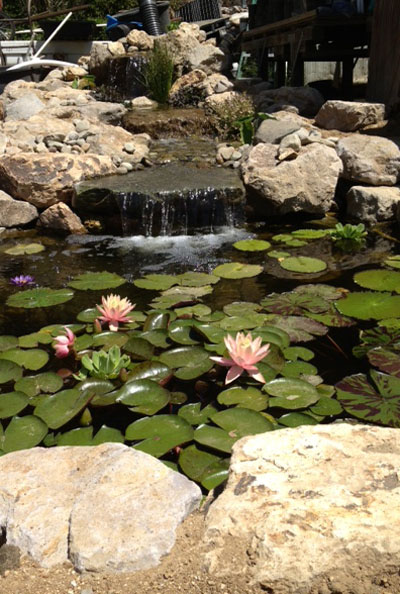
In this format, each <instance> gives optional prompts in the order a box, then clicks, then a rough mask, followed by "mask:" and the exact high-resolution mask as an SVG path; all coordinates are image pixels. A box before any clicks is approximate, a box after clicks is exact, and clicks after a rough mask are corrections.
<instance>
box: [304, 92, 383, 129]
mask: <svg viewBox="0 0 400 594" xmlns="http://www.w3.org/2000/svg"><path fill="white" fill-rule="evenodd" d="M384 119H385V105H384V104H383V103H366V102H361V101H336V100H335V101H327V102H326V103H324V104H323V106H322V107H321V109H320V110H319V112H318V113H317V115H316V116H315V123H316V124H317V126H320V127H321V128H327V129H328V130H341V131H342V132H353V131H354V130H359V129H360V128H365V127H366V126H369V125H371V124H377V123H378V122H382V121H383V120H384Z"/></svg>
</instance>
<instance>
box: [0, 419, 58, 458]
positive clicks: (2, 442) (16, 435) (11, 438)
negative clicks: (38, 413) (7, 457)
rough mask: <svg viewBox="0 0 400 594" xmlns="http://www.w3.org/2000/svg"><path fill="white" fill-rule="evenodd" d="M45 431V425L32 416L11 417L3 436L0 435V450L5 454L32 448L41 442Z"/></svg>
mask: <svg viewBox="0 0 400 594" xmlns="http://www.w3.org/2000/svg"><path fill="white" fill-rule="evenodd" d="M47 431H48V429H47V426H46V424H45V423H44V422H43V421H42V420H41V419H38V417H35V416H34V415H27V416H25V417H13V418H12V419H11V421H10V423H9V425H8V427H7V429H6V430H5V431H4V434H3V435H2V436H1V435H0V449H1V450H3V451H4V452H6V453H7V452H15V451H17V450H26V449H28V448H33V447H35V446H37V445H38V444H39V443H40V442H41V441H42V439H43V438H44V437H45V436H46V434H47Z"/></svg>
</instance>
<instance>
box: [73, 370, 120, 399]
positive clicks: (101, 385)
mask: <svg viewBox="0 0 400 594" xmlns="http://www.w3.org/2000/svg"><path fill="white" fill-rule="evenodd" d="M114 387H115V386H114V384H113V383H112V382H110V381H108V380H99V379H96V378H94V377H89V378H87V379H85V380H84V381H83V382H80V383H79V384H77V386H76V388H77V389H78V390H79V391H80V392H81V393H82V394H83V395H84V396H83V397H85V398H86V397H87V398H89V399H90V398H91V400H90V405H91V406H109V405H110V404H114V403H115V400H116V398H117V390H115V391H113V390H114Z"/></svg>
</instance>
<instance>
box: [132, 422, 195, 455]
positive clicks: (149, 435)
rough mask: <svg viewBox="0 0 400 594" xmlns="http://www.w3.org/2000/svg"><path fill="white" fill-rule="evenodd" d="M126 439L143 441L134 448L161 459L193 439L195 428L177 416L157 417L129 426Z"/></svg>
mask: <svg viewBox="0 0 400 594" xmlns="http://www.w3.org/2000/svg"><path fill="white" fill-rule="evenodd" d="M125 439H128V440H131V441H136V440H143V441H140V443H137V444H136V445H134V448H135V449H137V450H141V451H142V452H146V453H147V454H151V455H152V456H155V457H156V458H159V457H160V456H162V455H163V454H166V453H167V452H168V451H169V450H171V449H172V448H174V447H176V446H178V445H182V444H183V443H186V442H188V441H191V440H192V439H193V428H192V426H191V425H189V423H187V422H186V421H185V419H183V418H182V417H178V416H177V415H156V416H154V417H146V418H144V419H138V420H137V421H135V422H134V423H131V424H130V425H128V427H127V429H126V433H125Z"/></svg>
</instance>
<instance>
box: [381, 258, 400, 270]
mask: <svg viewBox="0 0 400 594" xmlns="http://www.w3.org/2000/svg"><path fill="white" fill-rule="evenodd" d="M384 264H386V266H391V267H392V268H400V255H398V256H390V258H388V259H387V260H385V261H384Z"/></svg>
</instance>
